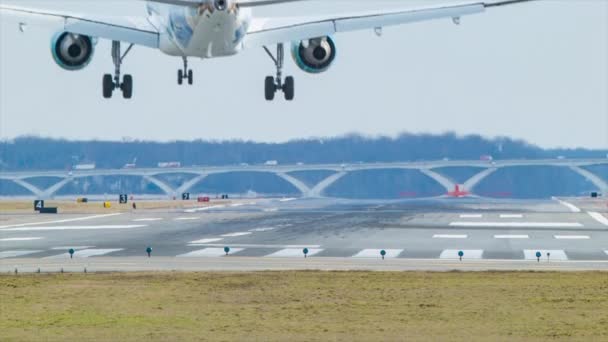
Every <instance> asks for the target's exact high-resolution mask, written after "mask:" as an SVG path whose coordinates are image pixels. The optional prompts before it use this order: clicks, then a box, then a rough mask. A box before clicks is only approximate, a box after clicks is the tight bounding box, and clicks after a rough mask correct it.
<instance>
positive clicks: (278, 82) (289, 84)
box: [264, 43, 295, 101]
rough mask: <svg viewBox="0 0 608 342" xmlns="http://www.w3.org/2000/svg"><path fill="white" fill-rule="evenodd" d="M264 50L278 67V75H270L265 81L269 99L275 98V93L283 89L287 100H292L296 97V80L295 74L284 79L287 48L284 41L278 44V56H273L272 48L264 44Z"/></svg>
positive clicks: (266, 95) (265, 91) (266, 94)
mask: <svg viewBox="0 0 608 342" xmlns="http://www.w3.org/2000/svg"><path fill="white" fill-rule="evenodd" d="M264 50H265V51H266V53H267V54H268V56H270V58H271V59H272V61H273V62H274V64H275V66H276V68H277V74H276V77H273V76H268V77H266V80H265V82H264V95H265V97H266V100H267V101H272V100H274V96H275V94H276V93H277V92H278V91H279V90H281V91H283V95H284V96H285V100H287V101H292V100H293V99H294V97H295V80H294V78H293V76H287V77H286V78H285V80H284V81H283V65H284V62H285V48H284V45H283V43H280V44H277V56H276V57H275V56H273V55H272V53H271V52H270V50H269V49H268V48H267V47H265V46H264Z"/></svg>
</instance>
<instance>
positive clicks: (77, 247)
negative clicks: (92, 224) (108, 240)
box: [51, 246, 95, 251]
mask: <svg viewBox="0 0 608 342" xmlns="http://www.w3.org/2000/svg"><path fill="white" fill-rule="evenodd" d="M94 247H95V246H60V247H53V248H51V249H52V250H54V251H62V250H66V251H67V250H69V249H70V248H72V249H73V250H79V249H87V248H94Z"/></svg>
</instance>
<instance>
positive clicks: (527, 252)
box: [524, 249, 568, 261]
mask: <svg viewBox="0 0 608 342" xmlns="http://www.w3.org/2000/svg"><path fill="white" fill-rule="evenodd" d="M536 252H540V254H541V257H540V260H545V261H546V260H547V253H549V254H550V256H549V261H551V260H562V261H564V260H568V256H567V255H566V252H564V250H563V249H524V258H525V259H526V260H537V257H536Z"/></svg>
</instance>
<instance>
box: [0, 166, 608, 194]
mask: <svg viewBox="0 0 608 342" xmlns="http://www.w3.org/2000/svg"><path fill="white" fill-rule="evenodd" d="M593 165H608V159H546V160H497V161H481V160H468V161H467V160H460V161H450V160H441V161H419V162H394V163H354V164H314V165H312V164H311V165H301V164H299V165H251V166H250V165H240V166H209V167H206V166H194V167H182V168H134V169H114V170H111V169H108V170H103V169H94V170H79V171H73V172H67V171H64V170H60V171H57V170H55V171H19V172H2V173H1V174H0V180H6V181H12V182H14V183H15V184H17V185H19V186H21V187H23V188H25V189H27V190H29V191H30V192H31V193H32V194H33V195H35V196H36V197H38V198H42V199H44V198H52V197H53V196H54V195H55V194H56V193H57V192H58V191H59V190H61V188H63V187H64V186H66V185H67V184H69V183H70V182H72V181H74V180H75V179H79V178H85V177H96V176H102V177H104V176H105V177H107V176H138V177H142V178H143V179H145V180H146V181H147V182H150V183H152V184H154V185H156V186H158V187H159V188H160V189H161V190H162V191H163V192H164V193H165V194H166V195H167V196H175V195H177V194H181V193H183V192H188V191H189V190H190V189H192V188H193V187H194V186H195V185H196V184H198V183H200V182H201V181H203V180H204V179H205V178H207V177H208V176H210V175H214V174H226V173H235V172H259V173H270V174H274V175H276V176H278V177H280V178H282V179H284V180H285V181H287V182H288V183H289V184H291V185H293V186H294V187H295V188H296V189H298V191H300V193H301V195H302V197H323V195H324V192H325V190H326V189H327V188H329V187H330V186H331V185H332V184H334V183H335V182H337V181H338V180H340V179H341V178H342V177H344V176H346V175H347V174H349V173H351V172H356V171H366V170H389V169H407V170H418V171H420V172H421V173H422V174H424V175H426V176H427V177H429V178H431V179H432V180H434V181H435V182H437V183H438V184H440V185H441V186H442V187H443V188H445V189H446V193H447V192H449V191H452V190H454V188H455V187H456V183H455V182H454V181H453V180H452V179H450V178H449V177H446V176H444V175H442V174H441V173H440V172H438V171H437V169H440V168H447V167H473V168H481V169H482V170H481V171H480V172H478V173H477V174H475V175H473V176H472V177H471V178H469V179H468V180H467V181H466V182H464V183H463V184H462V186H463V187H464V189H466V190H467V191H468V192H471V193H473V192H474V190H475V187H476V186H477V185H478V184H479V183H480V182H481V181H482V180H484V179H485V178H487V177H488V176H490V175H491V174H493V173H494V172H496V171H497V170H499V169H501V168H508V167H519V166H553V167H563V168H569V169H571V170H572V171H574V172H576V173H578V174H579V175H581V176H582V177H584V178H585V179H587V180H588V181H589V182H591V183H592V184H594V186H596V187H597V190H599V191H601V192H604V193H608V181H607V180H606V179H605V178H602V177H600V176H598V175H597V174H594V173H592V172H590V171H588V170H586V169H584V167H585V166H593ZM302 171H332V172H333V173H332V174H331V175H329V176H328V177H326V178H325V179H323V180H321V181H319V182H318V183H317V184H315V185H313V186H309V185H307V184H306V183H305V182H303V181H302V180H300V179H298V178H297V177H295V176H293V175H291V173H293V172H302ZM165 174H191V175H193V176H194V177H193V178H192V179H190V180H188V181H185V182H184V183H183V184H181V185H179V186H178V187H174V186H172V185H171V184H168V183H167V182H165V181H163V180H161V179H159V178H158V176H160V175H165ZM39 177H52V178H58V179H59V181H58V182H57V183H55V184H53V185H52V186H50V187H48V188H45V189H41V188H39V187H37V186H35V185H34V184H32V183H31V182H29V181H28V179H32V178H39ZM0 195H1V194H0Z"/></svg>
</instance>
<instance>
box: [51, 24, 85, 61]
mask: <svg viewBox="0 0 608 342" xmlns="http://www.w3.org/2000/svg"><path fill="white" fill-rule="evenodd" d="M94 52H95V41H94V40H93V38H91V37H89V36H84V35H79V34H74V33H70V32H59V33H57V34H56V35H55V36H54V37H53V39H52V40H51V53H52V54H53V59H54V60H55V63H57V65H59V66H60V67H62V68H63V69H65V70H81V69H83V68H84V67H86V66H87V65H88V64H89V63H90V62H91V60H92V59H93V53H94Z"/></svg>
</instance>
